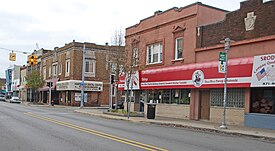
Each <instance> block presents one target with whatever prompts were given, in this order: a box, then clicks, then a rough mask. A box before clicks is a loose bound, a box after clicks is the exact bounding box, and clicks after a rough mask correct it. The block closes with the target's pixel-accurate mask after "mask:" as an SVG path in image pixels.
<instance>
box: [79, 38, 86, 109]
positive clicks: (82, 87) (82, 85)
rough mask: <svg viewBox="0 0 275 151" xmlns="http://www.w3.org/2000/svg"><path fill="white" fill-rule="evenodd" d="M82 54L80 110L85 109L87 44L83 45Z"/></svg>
mask: <svg viewBox="0 0 275 151" xmlns="http://www.w3.org/2000/svg"><path fill="white" fill-rule="evenodd" d="M82 53H83V58H82V81H81V83H80V86H81V100H80V108H81V109H82V108H83V107H84V90H85V84H84V80H85V79H84V74H85V69H86V61H85V57H86V48H85V43H84V45H83V49H82Z"/></svg>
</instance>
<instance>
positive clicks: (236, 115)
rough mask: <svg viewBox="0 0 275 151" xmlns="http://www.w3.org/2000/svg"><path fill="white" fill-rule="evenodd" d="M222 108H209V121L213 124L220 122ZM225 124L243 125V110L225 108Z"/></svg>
mask: <svg viewBox="0 0 275 151" xmlns="http://www.w3.org/2000/svg"><path fill="white" fill-rule="evenodd" d="M222 114H223V108H222V107H211V108H210V121H211V122H214V123H221V122H222ZM226 123H227V124H231V125H243V124H244V109H238V108H227V109H226Z"/></svg>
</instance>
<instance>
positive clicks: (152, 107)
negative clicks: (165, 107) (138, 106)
mask: <svg viewBox="0 0 275 151" xmlns="http://www.w3.org/2000/svg"><path fill="white" fill-rule="evenodd" d="M155 114H156V104H155V103H148V104H147V119H155Z"/></svg>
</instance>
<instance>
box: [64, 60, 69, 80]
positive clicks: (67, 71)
mask: <svg viewBox="0 0 275 151" xmlns="http://www.w3.org/2000/svg"><path fill="white" fill-rule="evenodd" d="M69 75H70V60H66V72H65V76H69Z"/></svg>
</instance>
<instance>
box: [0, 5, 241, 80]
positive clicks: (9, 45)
mask: <svg viewBox="0 0 275 151" xmlns="http://www.w3.org/2000/svg"><path fill="white" fill-rule="evenodd" d="M242 1H244V0H200V2H202V3H203V4H206V5H210V6H214V7H217V8H220V9H224V10H228V11H234V10H237V9H239V7H240V2H242ZM195 2H197V1H196V0H138V1H136V0H135V1H134V0H0V4H1V5H0V78H5V73H4V71H5V70H6V69H7V68H8V67H9V66H10V65H13V64H16V65H24V64H26V62H27V54H23V52H28V53H31V52H33V50H35V49H37V48H39V49H41V48H44V49H49V50H53V49H54V47H62V46H64V45H65V43H70V42H72V41H73V40H75V41H77V42H91V43H96V44H99V45H104V44H105V43H106V42H108V43H110V44H111V38H112V36H113V35H114V33H115V31H116V30H119V29H122V30H125V28H127V27H130V26H132V25H135V24H137V23H139V22H140V20H142V19H144V18H147V17H149V16H152V15H153V14H154V12H155V11H158V10H161V11H165V10H167V9H170V8H172V7H184V6H187V5H190V4H193V3H195ZM12 50H14V51H15V53H16V57H17V58H16V61H9V53H10V52H11V51H12Z"/></svg>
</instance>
